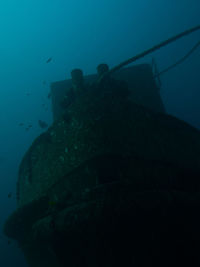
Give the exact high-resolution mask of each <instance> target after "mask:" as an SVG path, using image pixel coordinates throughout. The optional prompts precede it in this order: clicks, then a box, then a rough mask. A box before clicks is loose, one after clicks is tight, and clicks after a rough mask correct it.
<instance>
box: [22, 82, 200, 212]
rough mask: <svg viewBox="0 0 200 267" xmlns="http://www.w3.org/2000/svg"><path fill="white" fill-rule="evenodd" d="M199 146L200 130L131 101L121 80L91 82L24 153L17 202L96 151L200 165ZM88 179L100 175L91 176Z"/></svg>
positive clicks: (41, 189) (27, 199)
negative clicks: (109, 84) (101, 84)
mask: <svg viewBox="0 0 200 267" xmlns="http://www.w3.org/2000/svg"><path fill="white" fill-rule="evenodd" d="M199 151H200V140H199V131H198V130H196V129H195V128H193V127H191V126H190V125H188V124H186V123H184V122H183V121H180V120H178V119H176V118H174V117H172V116H168V115H164V114H161V113H155V112H153V111H151V110H149V109H146V108H144V107H142V106H139V105H134V104H132V103H131V102H130V101H129V100H128V96H127V95H126V88H125V89H124V88H123V86H122V87H119V88H109V90H108V88H104V89H102V88H98V89H96V90H95V89H94V88H93V90H92V89H90V90H88V92H87V93H86V94H85V95H83V96H80V98H78V99H77V101H76V102H75V103H74V104H73V105H72V106H71V107H70V108H69V109H68V111H66V113H65V114H64V115H63V117H62V118H61V119H59V120H58V121H56V122H55V123H54V124H53V125H52V126H51V127H50V128H49V129H48V130H47V132H45V133H43V134H42V135H41V136H39V137H38V138H37V139H36V140H35V141H34V143H33V144H32V146H31V148H30V149H29V150H28V152H27V153H26V155H25V157H24V159H23V160H22V163H21V166H20V170H19V181H18V203H19V206H20V207H21V206H23V205H24V204H27V203H28V202H31V201H33V200H34V199H37V198H39V197H41V196H42V195H43V194H45V193H46V191H47V190H48V188H50V186H52V185H53V184H54V183H56V182H57V181H58V180H59V179H60V178H62V177H63V176H65V177H67V174H68V173H70V172H71V171H72V170H73V169H75V168H77V167H78V166H79V165H81V164H82V163H84V162H85V161H87V160H89V159H91V158H94V157H96V156H98V155H107V154H119V155H123V156H127V155H132V156H133V155H134V156H139V157H142V158H144V159H149V160H161V161H166V162H173V163H174V164H181V165H184V166H188V167H195V168H199V166H200V157H199ZM88 172H90V170H88ZM66 179H67V178H66ZM90 183H91V186H94V185H95V184H96V183H97V184H98V181H96V179H95V177H94V179H93V180H90ZM77 186H78V185H77Z"/></svg>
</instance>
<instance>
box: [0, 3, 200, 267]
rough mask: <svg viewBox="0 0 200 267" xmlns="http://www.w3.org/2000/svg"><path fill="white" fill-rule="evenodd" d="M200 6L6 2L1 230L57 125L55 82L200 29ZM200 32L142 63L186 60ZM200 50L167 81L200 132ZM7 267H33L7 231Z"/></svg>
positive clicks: (0, 106)
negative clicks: (31, 153)
mask: <svg viewBox="0 0 200 267" xmlns="http://www.w3.org/2000/svg"><path fill="white" fill-rule="evenodd" d="M199 10H200V1H195V0H191V1H188V0H182V1H174V0H168V1H158V0H135V1H133V0H123V1H121V0H101V1H98V0H96V1H94V0H84V1H83V0H77V1H74V0H68V1H64V0H50V1H49V0H48V1H47V0H42V1H41V0H40V1H39V0H29V1H23V0H22V1H14V0H2V1H1V3H0V25H1V26H0V27H1V43H0V47H1V49H0V58H1V62H0V126H1V128H0V178H1V179H0V190H1V191H0V200H1V201H0V210H1V220H0V224H1V229H2V228H3V225H4V222H5V220H6V218H7V217H8V216H9V214H10V213H12V212H13V211H14V210H15V209H16V181H17V175H18V166H19V164H20V161H21V159H22V157H23V155H24V153H25V152H26V151H27V149H28V147H29V146H30V145H31V143H32V142H33V140H34V139H35V138H36V137H37V136H38V135H39V134H41V133H42V132H43V131H45V128H42V127H41V125H40V124H39V123H38V120H41V121H44V122H45V123H47V124H48V125H50V124H51V123H52V113H51V99H49V98H48V94H49V91H50V84H51V82H54V81H59V80H64V79H66V78H69V77H70V71H71V69H73V68H81V69H82V70H83V72H84V74H92V73H95V72H96V66H97V65H98V64H99V63H102V62H106V63H108V64H109V66H110V67H113V66H115V65H117V64H119V63H120V62H122V61H124V60H126V59H128V58H130V57H132V56H134V55H136V54H138V53H141V52H142V51H144V50H146V49H148V48H150V47H152V46H154V45H156V44H157V43H160V42H161V41H164V40H165V39H168V38H170V37H171V36H173V35H176V34H178V33H179V32H182V31H184V30H186V29H189V28H191V27H194V26H196V25H199V24H200V20H199ZM199 41H200V32H199V31H197V32H194V33H193V34H191V35H189V36H186V37H185V38H183V39H180V40H177V41H176V42H174V43H172V44H170V45H168V46H167V47H164V48H162V49H161V50H159V51H155V52H154V53H153V54H151V55H148V56H147V57H145V58H143V59H142V60H139V61H138V62H136V63H135V64H137V63H151V60H152V57H153V58H154V59H155V60H156V62H157V67H158V69H159V71H162V70H163V69H165V68H166V67H168V66H170V65H171V64H174V63H175V62H176V61H178V60H179V59H181V58H182V57H184V56H185V55H186V54H187V53H188V52H189V51H190V50H191V49H192V47H193V46H194V45H195V44H196V43H197V42H199ZM199 70H200V47H198V48H197V49H196V50H195V51H194V52H193V53H192V54H191V55H190V57H188V58H187V59H186V60H185V61H184V62H182V63H181V64H179V65H177V66H176V67H175V68H174V69H172V70H170V71H168V72H167V73H165V74H163V75H162V76H160V80H161V84H162V85H161V96H162V99H163V102H164V105H165V107H166V110H167V112H168V113H169V114H172V115H174V116H176V117H178V118H180V119H182V120H184V121H186V122H188V123H190V124H191V125H193V126H194V127H196V128H198V129H200V120H199V117H200V116H199V115H200V105H199V99H200V72H199ZM0 266H2V267H4V266H5V267H8V266H11V267H13V266H20V267H23V266H27V265H26V263H25V260H24V258H23V255H22V253H21V251H20V249H19V248H18V244H16V243H15V241H13V240H10V239H7V237H5V236H4V235H3V232H2V231H1V235H0Z"/></svg>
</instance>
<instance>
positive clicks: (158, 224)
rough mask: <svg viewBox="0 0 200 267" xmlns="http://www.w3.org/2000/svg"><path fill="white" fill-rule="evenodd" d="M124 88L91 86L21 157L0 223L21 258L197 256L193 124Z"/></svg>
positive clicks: (73, 260)
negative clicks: (13, 196) (11, 201)
mask: <svg viewBox="0 0 200 267" xmlns="http://www.w3.org/2000/svg"><path fill="white" fill-rule="evenodd" d="M126 90H127V88H124V87H123V85H122V84H120V86H117V84H116V83H115V86H111V85H109V86H95V85H94V86H93V87H91V88H90V89H89V90H87V91H86V92H85V93H84V94H81V95H80V96H79V97H78V98H77V99H76V101H75V102H74V103H73V104H72V105H71V106H70V107H69V108H68V110H66V111H64V112H63V113H62V114H60V116H59V118H58V119H57V120H55V121H54V123H53V125H52V126H51V127H50V128H49V129H48V130H47V131H46V132H45V133H43V134H42V135H41V136H39V137H38V138H37V139H36V140H35V141H34V142H33V144H32V146H31V147H30V149H29V150H28V151H27V153H26V155H25V156H24V158H23V160H22V162H21V166H20V169H19V179H18V185H17V192H18V209H17V210H16V211H15V212H14V213H13V214H12V215H11V216H10V218H9V219H8V221H7V222H6V224H5V229H4V231H5V233H6V234H7V236H9V237H11V238H14V239H16V240H17V241H18V242H19V244H20V246H21V248H22V250H23V252H24V254H25V256H26V258H27V262H28V263H29V265H30V266H32V267H36V266H37V267H40V266H41V267H43V266H44V267H47V266H48V267H51V266H52V267H57V266H58V267H59V266H69V267H74V266H82V267H83V266H91V267H96V266H98V267H103V266H108V267H114V266H169V265H172V266H181V264H183V263H187V264H188V265H189V263H191V260H193V261H194V262H195V264H196V263H198V264H199V263H200V262H199V257H198V251H199V249H200V247H199V240H200V232H199V229H198V225H199V223H200V221H199V218H198V210H199V206H200V194H199V191H200V182H199V178H200V156H199V155H200V132H199V131H198V130H197V129H195V128H193V127H192V126H190V125H188V124H187V123H184V122H183V121H180V120H178V119H176V118H174V117H172V116H169V115H166V114H164V113H161V112H156V111H155V110H153V109H151V108H149V107H145V105H141V104H139V103H134V101H132V99H131V97H130V94H129V93H128V91H129V90H127V93H125V91H126ZM198 264H197V265H194V264H193V265H191V264H190V265H191V266H198Z"/></svg>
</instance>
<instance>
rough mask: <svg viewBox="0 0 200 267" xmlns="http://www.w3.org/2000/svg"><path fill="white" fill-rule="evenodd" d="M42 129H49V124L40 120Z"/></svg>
mask: <svg viewBox="0 0 200 267" xmlns="http://www.w3.org/2000/svg"><path fill="white" fill-rule="evenodd" d="M38 124H39V126H40V128H42V129H45V128H47V127H48V124H47V123H46V122H45V121H41V120H38Z"/></svg>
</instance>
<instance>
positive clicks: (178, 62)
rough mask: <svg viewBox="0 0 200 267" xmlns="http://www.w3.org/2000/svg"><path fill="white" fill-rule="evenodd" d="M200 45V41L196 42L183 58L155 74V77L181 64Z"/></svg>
mask: <svg viewBox="0 0 200 267" xmlns="http://www.w3.org/2000/svg"><path fill="white" fill-rule="evenodd" d="M199 46H200V41H199V42H197V43H196V44H195V46H193V48H192V49H191V50H190V51H189V52H188V53H187V54H186V55H185V56H184V57H182V58H181V59H179V60H178V61H176V62H175V63H174V64H173V65H170V66H169V67H168V68H166V69H164V70H162V71H160V72H159V73H157V74H155V75H154V76H153V77H154V78H158V77H159V76H160V75H162V74H164V73H166V72H168V71H169V70H171V69H173V68H174V67H176V66H177V65H179V64H181V63H182V62H183V61H185V60H186V59H187V58H188V57H189V56H190V55H191V54H192V53H193V52H194V51H195V50H196V49H197V48H198V47H199Z"/></svg>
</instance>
